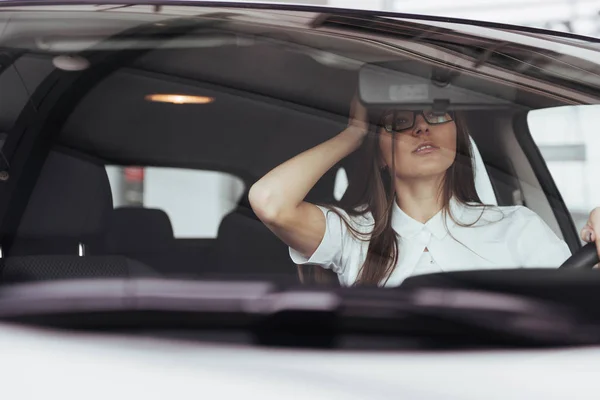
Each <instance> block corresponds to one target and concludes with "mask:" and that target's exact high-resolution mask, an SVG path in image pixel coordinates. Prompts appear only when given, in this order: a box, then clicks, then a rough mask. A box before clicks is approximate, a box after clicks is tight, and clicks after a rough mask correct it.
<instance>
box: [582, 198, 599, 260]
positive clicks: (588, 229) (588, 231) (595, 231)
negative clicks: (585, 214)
mask: <svg viewBox="0 0 600 400" xmlns="http://www.w3.org/2000/svg"><path fill="white" fill-rule="evenodd" d="M581 239H582V240H583V241H585V242H588V243H591V242H595V243H596V250H597V251H598V257H600V207H596V208H594V209H593V210H592V212H591V213H590V217H589V218H588V221H587V223H586V224H585V226H584V227H583V229H582V230H581Z"/></svg>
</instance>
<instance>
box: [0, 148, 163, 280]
mask: <svg viewBox="0 0 600 400" xmlns="http://www.w3.org/2000/svg"><path fill="white" fill-rule="evenodd" d="M112 207H113V206H112V195H111V190H110V184H109V181H108V176H107V174H106V170H105V169H104V167H103V166H102V165H99V164H94V163H91V162H87V161H84V160H82V159H79V158H77V157H73V156H71V155H67V154H63V153H60V152H57V151H52V152H50V154H49V155H48V158H47V160H46V162H45V164H44V167H43V169H42V171H41V173H40V176H39V178H38V180H37V182H36V185H35V187H34V189H33V192H32V194H31V196H30V198H29V202H28V204H27V207H26V209H25V212H24V214H23V217H22V219H21V222H20V225H19V227H18V229H17V232H16V235H15V239H14V241H13V243H12V246H10V248H8V249H6V254H5V255H6V258H4V259H2V263H1V264H0V279H2V281H4V282H6V281H11V282H12V281H37V280H48V279H72V278H91V277H130V276H155V275H156V273H155V272H154V271H153V270H152V269H150V268H148V267H147V266H145V265H144V264H142V263H140V262H137V261H133V260H130V259H127V258H126V257H121V256H100V255H98V254H101V251H102V246H101V244H102V238H103V233H104V230H105V223H106V221H107V217H108V215H110V212H112Z"/></svg>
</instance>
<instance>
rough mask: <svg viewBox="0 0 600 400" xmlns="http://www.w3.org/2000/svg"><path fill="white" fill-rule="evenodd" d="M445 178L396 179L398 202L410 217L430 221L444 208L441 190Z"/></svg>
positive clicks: (420, 220) (423, 221) (422, 221)
mask: <svg viewBox="0 0 600 400" xmlns="http://www.w3.org/2000/svg"><path fill="white" fill-rule="evenodd" d="M443 180H444V176H443V175H442V176H436V177H432V178H426V179H414V180H405V179H396V202H397V203H398V206H399V207H400V208H401V209H402V211H404V212H405V213H406V214H407V215H408V216H409V217H411V218H412V219H414V220H417V221H419V222H421V223H425V222H427V221H429V220H430V219H431V218H432V217H433V216H434V215H436V214H437V213H438V212H439V211H440V210H441V209H442V207H443V206H444V199H443V196H442V195H441V193H442V192H441V188H442V184H443Z"/></svg>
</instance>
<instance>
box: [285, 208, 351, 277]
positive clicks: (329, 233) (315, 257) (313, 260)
mask: <svg viewBox="0 0 600 400" xmlns="http://www.w3.org/2000/svg"><path fill="white" fill-rule="evenodd" d="M317 207H319V209H320V210H321V211H322V212H323V215H325V234H324V235H323V239H322V240H321V243H319V247H317V249H316V250H315V252H314V253H313V254H312V256H311V257H310V258H307V257H305V256H304V255H302V254H301V253H300V252H298V251H296V250H295V249H293V248H291V247H290V257H291V258H292V261H293V262H294V263H295V264H298V265H304V264H312V265H318V266H320V267H323V268H327V269H331V270H333V271H334V272H336V273H338V274H339V273H341V272H342V253H343V243H344V239H345V238H346V236H347V235H348V234H349V232H348V228H347V226H346V225H345V223H344V221H343V220H342V218H341V217H340V216H339V215H338V214H337V213H336V212H334V211H332V210H330V209H328V208H326V207H322V206H317ZM340 212H341V211H340Z"/></svg>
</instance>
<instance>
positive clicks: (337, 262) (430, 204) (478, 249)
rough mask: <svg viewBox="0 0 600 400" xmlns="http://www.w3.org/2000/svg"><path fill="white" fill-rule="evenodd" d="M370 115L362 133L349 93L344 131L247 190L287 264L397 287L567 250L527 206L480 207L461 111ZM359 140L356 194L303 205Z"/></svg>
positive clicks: (590, 231)
mask: <svg viewBox="0 0 600 400" xmlns="http://www.w3.org/2000/svg"><path fill="white" fill-rule="evenodd" d="M379 121H380V123H379V124H378V126H376V127H375V131H374V132H373V133H372V134H369V124H368V118H367V111H366V109H365V108H364V107H363V106H362V105H361V104H360V103H359V102H358V100H357V99H356V98H355V99H354V101H353V102H352V107H351V116H350V122H349V124H348V127H347V128H346V129H345V130H344V131H342V132H341V133H339V134H338V135H337V136H335V137H334V138H332V139H330V140H328V141H326V142H324V143H322V144H320V145H318V146H316V147H314V148H312V149H310V150H307V151H305V152H304V153H302V154H300V155H298V156H296V157H294V158H292V159H291V160H288V161H287V162H285V163H283V164H281V165H279V166H278V167H276V168H275V169H273V170H272V171H270V172H269V173H268V174H266V175H265V176H264V177H263V178H261V179H260V180H259V181H258V182H256V183H255V184H254V185H253V186H252V188H251V190H250V193H249V200H250V204H251V205H252V208H253V209H254V211H255V213H256V215H257V216H258V217H259V218H260V219H261V220H262V221H263V222H264V223H265V224H266V225H267V226H268V227H269V229H271V230H272V231H273V232H274V233H275V234H276V235H277V236H278V237H279V238H280V239H281V240H283V241H284V242H285V243H286V244H287V245H288V246H289V247H290V255H291V257H292V259H293V261H294V262H295V263H296V264H298V265H303V264H315V265H319V266H321V267H323V268H326V269H330V270H332V271H334V272H335V273H336V274H337V275H338V278H339V281H340V283H341V284H342V285H345V286H352V285H357V284H362V285H380V286H384V285H385V286H397V285H400V284H401V283H402V281H404V279H406V278H407V277H409V276H412V275H418V274H423V273H432V272H442V271H456V270H465V269H485V268H507V267H514V268H518V267H553V266H559V265H560V264H562V262H563V261H564V260H566V259H567V258H568V257H569V256H570V251H569V248H568V247H567V245H566V243H565V242H563V241H562V240H560V239H559V238H558V237H557V236H556V235H555V234H554V232H553V231H552V230H551V229H550V228H549V227H548V226H547V225H546V224H545V223H544V221H543V220H542V219H541V218H540V217H539V216H537V215H536V214H535V213H534V212H533V211H531V210H529V209H527V208H525V207H522V206H512V207H498V206H486V205H484V204H482V203H481V201H480V199H479V197H478V195H477V192H476V190H475V183H474V174H473V167H472V160H471V148H470V140H469V135H468V132H467V131H466V128H465V126H464V123H462V121H461V118H460V115H455V114H454V113H446V114H443V115H439V114H436V113H433V112H431V111H428V110H424V111H402V110H392V111H388V112H386V113H384V114H383V115H382V116H381V118H380V119H379ZM362 145H365V146H366V147H367V152H368V154H369V158H370V165H368V166H367V168H368V169H369V173H368V179H367V181H366V186H365V188H364V190H363V191H362V195H361V196H359V198H357V199H355V200H354V201H350V202H346V203H345V204H340V205H339V207H333V206H322V205H315V204H311V203H308V202H305V201H304V198H305V196H306V195H307V193H308V192H309V191H310V189H311V188H312V187H313V186H314V185H315V183H316V182H317V181H318V180H319V179H320V178H321V177H322V176H323V175H324V174H325V173H326V172H327V171H328V170H329V169H330V168H331V167H333V166H334V165H335V164H336V163H338V162H339V161H340V160H341V159H343V158H344V157H346V156H347V155H349V154H350V153H352V152H354V151H355V150H356V149H358V148H359V147H360V146H362ZM599 214H600V211H599V210H598V209H596V210H594V211H593V212H592V214H591V215H590V221H589V222H588V225H587V226H586V228H584V230H583V231H582V233H581V234H582V238H583V239H584V240H586V241H592V240H596V238H597V237H598V235H595V232H600V231H599V230H598V229H597V228H600V215H599Z"/></svg>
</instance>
